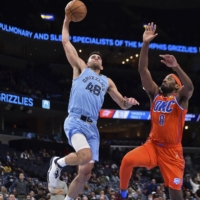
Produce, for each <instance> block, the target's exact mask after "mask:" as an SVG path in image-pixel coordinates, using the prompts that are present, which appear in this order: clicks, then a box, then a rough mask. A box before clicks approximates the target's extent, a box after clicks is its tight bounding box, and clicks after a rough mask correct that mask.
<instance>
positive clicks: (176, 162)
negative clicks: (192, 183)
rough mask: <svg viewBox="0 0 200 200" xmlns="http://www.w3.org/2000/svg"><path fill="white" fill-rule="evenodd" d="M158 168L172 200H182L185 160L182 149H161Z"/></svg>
mask: <svg viewBox="0 0 200 200" xmlns="http://www.w3.org/2000/svg"><path fill="white" fill-rule="evenodd" d="M158 152H159V155H158V166H159V167H160V171H161V174H162V176H163V179H164V183H165V186H167V187H168V188H169V195H170V199H171V200H177V199H178V200H179V199H180V200H182V199H183V194H182V184H183V173H184V159H183V156H182V149H168V148H159V150H158Z"/></svg>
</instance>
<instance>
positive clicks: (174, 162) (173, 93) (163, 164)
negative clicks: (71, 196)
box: [120, 23, 194, 200]
mask: <svg viewBox="0 0 200 200" xmlns="http://www.w3.org/2000/svg"><path fill="white" fill-rule="evenodd" d="M155 31H156V25H154V24H153V23H151V24H148V26H147V27H146V29H145V32H144V34H143V46H142V49H141V53H140V60H139V73H140V76H141V80H142V85H143V87H144V89H145V91H146V92H147V94H148V96H149V98H150V102H151V109H150V112H151V122H152V128H151V132H150V135H149V138H148V139H147V141H146V142H145V144H143V145H142V146H140V147H137V148H135V149H134V150H132V151H130V152H129V153H127V154H126V155H125V156H124V158H123V160H122V164H121V167H120V193H121V196H122V198H126V196H127V188H128V184H129V179H130V177H131V175H132V170H133V168H134V167H146V168H148V169H151V168H153V167H155V166H159V167H160V171H161V173H162V176H163V179H164V183H165V186H167V187H168V188H169V194H170V199H171V200H181V199H182V191H181V186H182V182H183V172H184V163H185V162H184V159H183V151H182V145H181V140H182V132H183V127H184V119H185V115H186V113H187V109H188V100H189V99H190V97H191V96H192V93H193V89H194V88H193V84H192V81H191V80H190V78H189V77H188V76H187V75H186V74H185V72H184V71H183V70H182V69H181V67H180V66H179V64H178V63H177V61H176V59H175V57H174V56H172V55H160V57H161V58H162V60H161V62H162V63H164V64H165V65H166V66H167V67H171V68H174V70H175V71H176V73H177V74H178V76H179V78H180V80H179V78H178V77H177V76H176V75H175V74H169V75H167V76H166V77H165V78H164V80H163V83H162V85H161V87H160V88H159V87H158V85H157V84H156V83H155V82H154V81H153V80H152V77H151V74H150V72H149V70H148V49H149V43H150V42H151V41H152V40H153V39H154V38H155V37H156V36H157V34H156V33H155ZM181 82H182V83H181ZM182 84H183V85H182Z"/></svg>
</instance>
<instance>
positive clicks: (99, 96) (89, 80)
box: [68, 68, 108, 120]
mask: <svg viewBox="0 0 200 200" xmlns="http://www.w3.org/2000/svg"><path fill="white" fill-rule="evenodd" d="M107 89H108V78H107V77H106V76H104V75H98V74H96V73H95V72H94V71H93V70H91V69H90V68H86V69H84V70H83V71H82V73H81V74H80V75H79V76H78V77H77V78H75V79H73V81H72V88H71V93H70V100H69V106H68V112H69V113H77V114H80V115H84V116H86V117H90V118H91V119H93V120H97V119H98V116H99V111H100V109H101V107H102V105H103V102H104V96H105V94H106V92H107Z"/></svg>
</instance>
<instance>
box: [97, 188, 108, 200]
mask: <svg viewBox="0 0 200 200" xmlns="http://www.w3.org/2000/svg"><path fill="white" fill-rule="evenodd" d="M102 195H103V196H104V198H105V200H109V199H108V197H107V195H105V191H104V190H100V192H99V195H96V199H100V197H101V196H102Z"/></svg>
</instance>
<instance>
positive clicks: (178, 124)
mask: <svg viewBox="0 0 200 200" xmlns="http://www.w3.org/2000/svg"><path fill="white" fill-rule="evenodd" d="M186 113H187V110H185V109H183V108H182V107H181V106H180V105H179V103H178V101H177V98H176V96H174V95H172V96H169V97H164V96H163V95H161V94H158V95H157V96H156V97H155V99H154V101H153V103H152V105H151V124H152V128H151V132H150V138H151V139H152V140H153V141H155V142H158V143H163V144H173V145H174V144H180V143H181V140H182V134H183V127H184V123H185V115H186Z"/></svg>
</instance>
